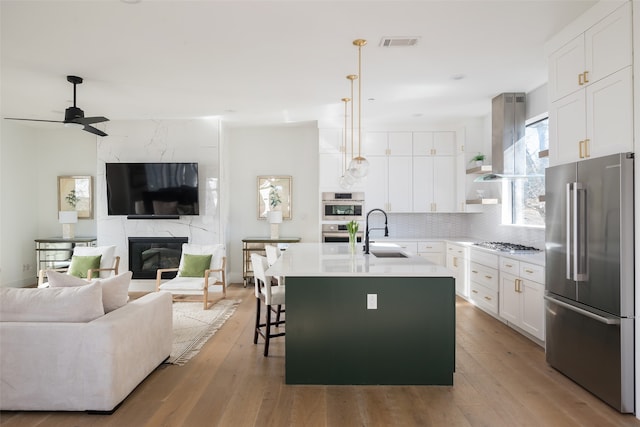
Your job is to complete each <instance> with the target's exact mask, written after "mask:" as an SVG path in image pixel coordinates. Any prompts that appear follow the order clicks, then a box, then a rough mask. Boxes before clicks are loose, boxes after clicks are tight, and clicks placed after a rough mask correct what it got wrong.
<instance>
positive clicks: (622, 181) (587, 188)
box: [545, 153, 635, 412]
mask: <svg viewBox="0 0 640 427" xmlns="http://www.w3.org/2000/svg"><path fill="white" fill-rule="evenodd" d="M633 169H634V167H633V153H622V154H615V155H610V156H606V157H600V158H594V159H588V160H584V161H581V162H577V163H571V164H566V165H559V166H553V167H550V168H548V169H547V171H546V177H545V182H546V191H545V200H546V214H545V216H546V231H545V233H546V245H545V246H546V292H545V309H546V310H545V321H546V359H547V362H548V363H549V364H550V365H551V366H553V367H554V368H556V369H557V370H559V371H560V372H562V373H563V374H565V375H566V376H568V377H569V378H571V379H572V380H574V381H575V382H577V383H578V384H580V385H581V386H583V387H584V388H586V389H587V390H589V391H590V392H592V393H593V394H595V395H596V396H598V397H599V398H601V399H602V400H604V401H605V402H607V403H608V404H609V405H611V406H613V407H615V408H616V409H618V410H619V411H620V412H634V402H635V397H634V383H635V370H634V326H633V325H634V312H635V309H634V244H633V239H634V238H633V234H634V233H633V227H634V220H633Z"/></svg>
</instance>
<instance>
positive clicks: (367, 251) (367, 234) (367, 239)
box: [364, 208, 389, 254]
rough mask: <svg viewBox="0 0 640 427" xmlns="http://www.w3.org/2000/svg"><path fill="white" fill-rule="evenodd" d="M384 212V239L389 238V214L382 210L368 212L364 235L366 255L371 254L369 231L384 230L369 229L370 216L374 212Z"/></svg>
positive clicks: (379, 228) (380, 228)
mask: <svg viewBox="0 0 640 427" xmlns="http://www.w3.org/2000/svg"><path fill="white" fill-rule="evenodd" d="M375 211H378V212H382V213H383V214H384V237H389V227H387V213H386V212H385V211H383V210H382V209H377V208H376V209H371V210H370V211H369V212H367V219H366V223H365V224H366V226H365V230H366V231H365V235H364V253H365V254H368V253H369V231H370V230H382V229H383V228H382V227H378V228H371V229H369V215H371V213H372V212H375Z"/></svg>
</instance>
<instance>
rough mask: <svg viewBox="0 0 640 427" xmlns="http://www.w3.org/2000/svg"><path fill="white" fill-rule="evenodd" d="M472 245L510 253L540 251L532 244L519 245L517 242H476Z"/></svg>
mask: <svg viewBox="0 0 640 427" xmlns="http://www.w3.org/2000/svg"><path fill="white" fill-rule="evenodd" d="M474 245H476V246H479V247H481V248H485V249H492V250H494V251H499V252H508V253H510V254H533V253H537V252H540V249H538V248H534V247H533V246H525V245H519V244H517V243H507V242H478V243H474Z"/></svg>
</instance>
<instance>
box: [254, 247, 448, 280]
mask: <svg viewBox="0 0 640 427" xmlns="http://www.w3.org/2000/svg"><path fill="white" fill-rule="evenodd" d="M384 250H386V251H401V249H400V248H399V247H398V246H395V245H384V244H372V245H371V248H370V251H384ZM404 253H405V254H407V255H408V258H378V257H376V256H375V255H372V254H369V255H365V254H364V253H363V252H362V245H358V246H357V250H356V253H355V254H353V255H352V254H351V253H350V252H349V244H348V243H292V244H290V245H289V248H288V249H287V250H286V251H283V252H282V256H281V257H280V258H278V261H277V262H276V263H275V264H274V265H273V266H271V267H270V268H269V269H268V270H267V275H269V276H285V277H310V276H336V277H338V276H341V277H343V276H374V277H375V276H389V277H394V276H396V277H401V276H402V277H452V276H453V272H452V271H451V270H449V269H447V268H445V267H443V266H440V265H436V264H433V263H431V262H429V261H428V260H426V259H424V258H422V257H420V256H418V255H416V254H412V253H408V252H406V251H404Z"/></svg>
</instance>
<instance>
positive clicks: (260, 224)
mask: <svg viewBox="0 0 640 427" xmlns="http://www.w3.org/2000/svg"><path fill="white" fill-rule="evenodd" d="M225 145H226V147H225V149H226V150H228V163H227V164H228V165H230V166H229V167H231V170H230V171H228V172H229V183H230V188H231V192H230V193H229V194H228V199H226V200H227V201H228V202H229V204H230V218H229V223H228V235H229V245H228V247H227V260H228V263H227V265H228V270H229V272H230V275H229V282H230V283H239V282H241V281H242V239H243V238H245V237H268V236H269V224H268V223H267V222H266V221H264V220H259V219H258V196H257V182H258V176H260V175H290V176H292V177H293V182H292V187H293V188H292V197H291V199H292V205H293V206H292V219H291V220H290V221H289V220H285V221H283V222H282V224H281V225H280V236H283V237H301V238H302V240H303V241H304V242H318V241H319V239H320V232H319V230H320V225H319V224H320V200H319V196H318V128H317V124H316V123H315V122H313V123H305V124H295V125H282V126H269V127H250V128H229V129H227V130H226V137H225Z"/></svg>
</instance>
